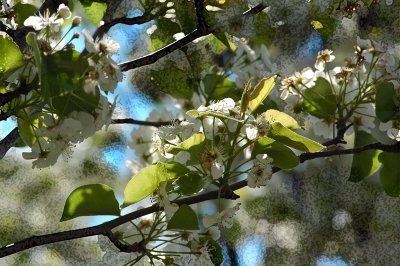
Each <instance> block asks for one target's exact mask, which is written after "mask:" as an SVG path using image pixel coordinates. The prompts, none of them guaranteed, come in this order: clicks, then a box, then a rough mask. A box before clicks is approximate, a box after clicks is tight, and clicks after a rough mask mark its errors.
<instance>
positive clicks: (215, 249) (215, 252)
mask: <svg viewBox="0 0 400 266" xmlns="http://www.w3.org/2000/svg"><path fill="white" fill-rule="evenodd" d="M200 243H202V244H203V245H205V246H206V247H207V251H208V254H209V256H210V259H211V261H212V263H213V265H215V266H219V265H221V264H222V262H223V261H224V256H223V255H222V248H221V246H220V245H219V244H218V242H217V241H215V240H214V239H212V238H211V237H202V238H200Z"/></svg>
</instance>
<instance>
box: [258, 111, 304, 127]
mask: <svg viewBox="0 0 400 266" xmlns="http://www.w3.org/2000/svg"><path fill="white" fill-rule="evenodd" d="M262 115H263V116H264V117H265V119H266V120H267V121H268V122H269V123H270V124H272V123H274V122H279V123H281V124H282V125H283V126H285V127H287V128H290V129H299V128H300V126H299V124H298V123H297V121H296V120H295V119H294V118H293V117H291V116H290V115H287V114H285V113H283V112H281V111H278V110H274V109H270V110H267V111H266V112H265V113H263V114H262Z"/></svg>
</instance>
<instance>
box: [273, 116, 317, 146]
mask: <svg viewBox="0 0 400 266" xmlns="http://www.w3.org/2000/svg"><path fill="white" fill-rule="evenodd" d="M268 136H269V137H271V138H273V139H275V140H277V141H279V142H282V143H283V144H285V145H287V146H289V147H292V148H295V149H297V150H300V151H306V152H317V151H320V150H322V149H323V148H324V146H322V145H321V144H319V143H318V142H315V141H313V140H311V139H309V138H306V137H304V136H302V135H299V134H297V133H295V132H293V131H292V130H290V129H288V128H287V127H285V126H283V125H282V124H281V123H279V122H276V123H273V124H272V126H271V130H270V132H269V134H268Z"/></svg>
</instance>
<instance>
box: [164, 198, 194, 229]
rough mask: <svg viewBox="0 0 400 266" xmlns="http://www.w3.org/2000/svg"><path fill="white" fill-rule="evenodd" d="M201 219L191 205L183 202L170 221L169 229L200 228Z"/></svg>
mask: <svg viewBox="0 0 400 266" xmlns="http://www.w3.org/2000/svg"><path fill="white" fill-rule="evenodd" d="M199 228H200V227H199V220H198V219H197V215H196V213H195V212H194V211H193V209H192V208H190V206H188V205H186V204H183V205H181V206H180V207H179V209H178V210H177V211H176V212H175V213H174V215H173V216H172V217H171V219H170V220H169V222H168V225H167V229H168V230H198V229H199Z"/></svg>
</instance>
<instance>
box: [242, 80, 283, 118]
mask: <svg viewBox="0 0 400 266" xmlns="http://www.w3.org/2000/svg"><path fill="white" fill-rule="evenodd" d="M277 77H278V76H277V75H272V76H270V77H268V78H264V79H263V80H261V81H260V83H258V84H257V85H256V87H255V88H254V90H253V91H252V92H251V94H250V96H249V109H250V111H251V112H254V111H255V110H256V109H257V108H258V106H260V104H262V102H263V101H264V100H265V98H267V96H268V95H269V93H270V92H271V91H272V89H273V88H274V86H275V81H276V78H277Z"/></svg>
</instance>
